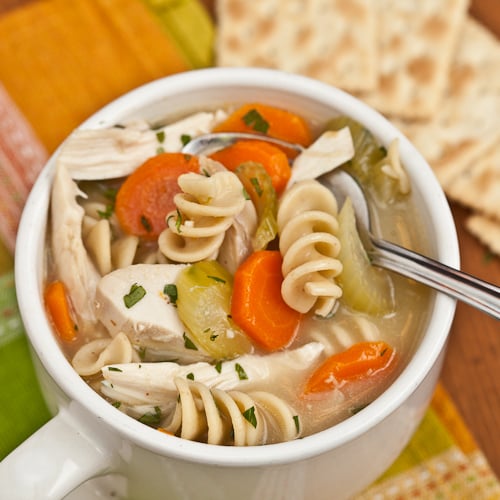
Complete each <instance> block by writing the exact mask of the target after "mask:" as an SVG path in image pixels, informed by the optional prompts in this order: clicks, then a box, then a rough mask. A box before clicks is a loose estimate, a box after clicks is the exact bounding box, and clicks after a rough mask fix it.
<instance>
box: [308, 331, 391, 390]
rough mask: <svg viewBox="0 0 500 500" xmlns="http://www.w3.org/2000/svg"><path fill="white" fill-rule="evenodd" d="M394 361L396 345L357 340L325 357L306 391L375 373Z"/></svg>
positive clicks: (321, 388)
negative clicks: (344, 348)
mask: <svg viewBox="0 0 500 500" xmlns="http://www.w3.org/2000/svg"><path fill="white" fill-rule="evenodd" d="M393 361H394V349H393V348H392V347H391V346H390V345H389V344H387V343H386V342H383V341H378V342H358V343H356V344H354V345H353V346H351V347H350V348H349V349H347V350H345V351H342V352H339V353H336V354H333V355H332V356H330V357H329V358H328V359H327V360H326V361H324V362H323V364H321V365H320V366H319V367H318V368H317V369H316V370H315V371H314V372H313V373H312V375H311V376H310V377H309V379H308V380H307V382H306V385H305V389H304V395H307V394H311V393H317V392H325V391H331V390H332V389H335V388H337V387H340V386H342V385H344V384H345V383H346V382H352V381H354V380H361V379H365V378H367V377H372V376H374V375H375V374H377V373H380V372H382V371H384V370H387V369H388V368H389V367H392V365H393Z"/></svg>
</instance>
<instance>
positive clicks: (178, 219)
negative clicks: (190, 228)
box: [175, 209, 182, 234]
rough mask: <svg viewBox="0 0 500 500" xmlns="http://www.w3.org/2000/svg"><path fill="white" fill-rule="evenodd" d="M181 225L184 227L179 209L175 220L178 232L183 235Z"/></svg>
mask: <svg viewBox="0 0 500 500" xmlns="http://www.w3.org/2000/svg"><path fill="white" fill-rule="evenodd" d="M181 225H182V214H181V213H180V212H179V209H177V219H175V229H177V232H178V233H179V234H181V232H182V231H181Z"/></svg>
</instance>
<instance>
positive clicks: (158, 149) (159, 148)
mask: <svg viewBox="0 0 500 500" xmlns="http://www.w3.org/2000/svg"><path fill="white" fill-rule="evenodd" d="M164 152H165V148H163V147H162V146H160V147H158V148H156V154H157V155H161V154H162V153H164Z"/></svg>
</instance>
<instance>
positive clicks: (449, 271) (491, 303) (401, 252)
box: [182, 132, 500, 319]
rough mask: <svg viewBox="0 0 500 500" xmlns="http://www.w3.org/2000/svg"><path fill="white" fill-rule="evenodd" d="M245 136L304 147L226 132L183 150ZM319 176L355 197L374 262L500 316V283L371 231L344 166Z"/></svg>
mask: <svg viewBox="0 0 500 500" xmlns="http://www.w3.org/2000/svg"><path fill="white" fill-rule="evenodd" d="M241 139H253V140H256V139H258V140H265V141H268V142H272V143H274V144H277V145H280V146H283V147H287V148H291V149H295V150H297V151H299V152H300V151H302V150H303V149H304V148H303V147H302V146H300V145H298V144H291V143H288V142H285V141H280V140H278V139H274V138H272V137H268V136H264V135H257V134H245V133H238V132H227V133H226V132H224V133H213V134H206V135H201V136H198V137H195V138H194V139H192V140H191V141H190V142H189V143H188V144H187V145H186V146H185V147H184V148H183V150H182V151H183V152H184V153H189V154H200V153H202V152H205V153H207V152H208V151H215V150H217V149H221V148H224V147H227V146H229V145H230V144H233V143H234V142H236V141H238V140H241ZM318 180H319V181H320V182H321V183H322V184H324V185H326V186H327V187H328V188H330V189H331V190H332V192H333V194H334V195H335V197H336V198H337V202H338V203H339V206H342V204H343V203H344V201H345V199H346V198H347V197H349V198H351V201H352V204H353V207H354V211H355V213H356V223H357V226H358V231H359V233H360V236H361V239H362V241H363V244H364V246H365V249H366V251H367V254H368V256H369V258H370V260H371V262H372V264H373V265H375V266H379V267H383V268H385V269H390V270H391V271H395V272H397V273H399V274H401V275H403V276H406V277H408V278H411V279H413V280H415V281H418V282H419V283H423V284H425V285H427V286H430V287H432V288H434V289H435V290H438V291H440V292H442V293H445V294H446V295H449V296H451V297H453V298H454V299H458V300H461V301H462V302H465V303H467V304H469V305H471V306H473V307H475V308H477V309H479V310H481V311H483V312H486V313H487V314H490V315H491V316H493V317H494V318H496V319H500V287H497V286H495V285H493V284H491V283H488V282H486V281H483V280H480V279H478V278H475V277H474V276H471V275H469V274H467V273H464V272H462V271H458V270H456V269H453V268H451V267H449V266H446V265H445V264H442V263H441V262H438V261H436V260H434V259H431V258H429V257H425V256H424V255H421V254H419V253H417V252H413V251H411V250H408V249H407V248H403V247H401V246H399V245H396V244H395V243H391V242H389V241H386V240H382V239H379V238H376V237H375V236H374V235H373V234H372V232H371V222H370V211H369V209H368V203H367V201H366V197H365V194H364V192H363V190H362V188H361V186H360V185H359V184H358V182H357V181H356V180H355V179H354V178H353V177H351V176H350V175H349V174H348V173H347V172H345V171H344V170H341V169H335V170H333V171H332V172H329V173H327V174H325V175H323V176H321V177H320V178H319V179H318Z"/></svg>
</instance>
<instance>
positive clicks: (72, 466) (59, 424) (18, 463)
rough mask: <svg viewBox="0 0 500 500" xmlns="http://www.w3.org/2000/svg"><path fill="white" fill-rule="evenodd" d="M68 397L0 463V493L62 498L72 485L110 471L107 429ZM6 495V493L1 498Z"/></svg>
mask: <svg viewBox="0 0 500 500" xmlns="http://www.w3.org/2000/svg"><path fill="white" fill-rule="evenodd" d="M86 414H87V411H86V410H85V409H84V408H82V407H81V406H80V405H78V404H77V403H75V402H74V401H72V402H71V403H70V404H69V406H66V407H62V408H60V410H59V412H58V413H57V415H56V416H55V417H53V418H52V419H51V420H49V421H48V422H47V423H46V424H45V425H44V426H42V427H41V428H40V429H39V430H38V431H36V432H35V433H34V434H33V435H32V436H31V437H29V438H28V439H27V440H26V441H24V442H23V443H22V444H21V445H19V446H18V447H17V448H16V449H15V450H14V451H12V452H11V453H10V454H9V455H8V456H7V457H6V458H5V459H4V460H2V462H1V463H0V484H1V485H2V497H4V498H8V499H9V500H26V499H38V498H44V499H46V500H61V499H62V498H64V497H65V496H66V495H67V494H68V493H70V492H71V491H72V490H74V489H75V488H76V487H77V486H79V485H81V484H82V483H84V482H85V481H86V480H88V479H91V478H92V477H95V476H97V475H101V474H103V473H106V472H108V471H111V470H113V469H114V466H116V465H117V463H116V461H117V455H116V453H115V452H114V450H115V447H114V443H112V442H110V433H109V432H108V433H106V432H105V429H104V428H103V426H104V424H101V427H98V426H97V425H96V424H89V422H92V419H89V418H85V416H86ZM4 495H5V496H4Z"/></svg>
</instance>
